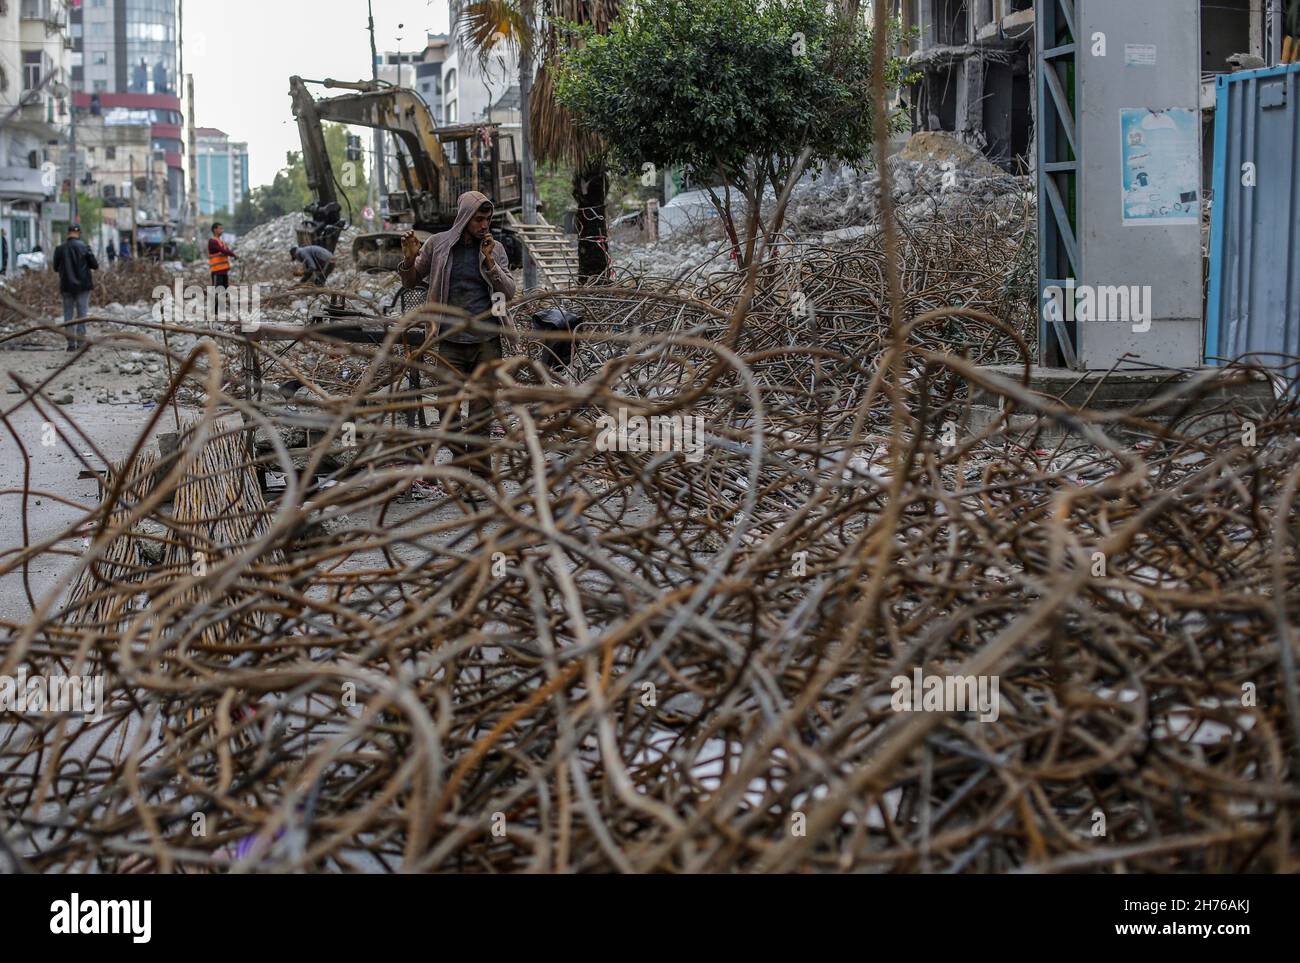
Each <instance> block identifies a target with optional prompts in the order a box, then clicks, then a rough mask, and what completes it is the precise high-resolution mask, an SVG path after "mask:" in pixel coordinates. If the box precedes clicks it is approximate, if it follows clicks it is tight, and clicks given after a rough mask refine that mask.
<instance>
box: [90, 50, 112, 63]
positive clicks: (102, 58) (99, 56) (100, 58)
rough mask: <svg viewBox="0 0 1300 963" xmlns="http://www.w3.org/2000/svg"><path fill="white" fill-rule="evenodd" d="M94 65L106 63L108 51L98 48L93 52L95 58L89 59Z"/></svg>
mask: <svg viewBox="0 0 1300 963" xmlns="http://www.w3.org/2000/svg"><path fill="white" fill-rule="evenodd" d="M91 63H93V64H94V65H95V66H96V67H102V66H104V65H105V64H107V63H108V51H106V50H100V51H97V52H96V53H95V59H94V60H92V61H91Z"/></svg>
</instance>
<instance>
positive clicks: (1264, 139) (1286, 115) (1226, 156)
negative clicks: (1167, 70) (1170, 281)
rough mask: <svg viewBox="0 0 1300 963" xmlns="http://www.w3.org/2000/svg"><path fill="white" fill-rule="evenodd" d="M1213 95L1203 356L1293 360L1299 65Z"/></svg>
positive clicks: (1244, 78) (1247, 75)
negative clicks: (1211, 211)
mask: <svg viewBox="0 0 1300 963" xmlns="http://www.w3.org/2000/svg"><path fill="white" fill-rule="evenodd" d="M1217 94H1218V96H1217V101H1216V107H1215V119H1214V214H1213V218H1212V222H1211V223H1212V229H1211V238H1210V294H1209V305H1208V312H1207V327H1206V338H1205V342H1206V348H1205V350H1206V356H1207V357H1206V360H1207V362H1210V363H1214V362H1215V361H1219V362H1222V361H1224V360H1228V359H1232V358H1237V357H1240V356H1241V355H1243V354H1251V353H1256V352H1259V353H1269V354H1288V355H1300V238H1298V237H1297V231H1298V230H1300V65H1294V64H1293V65H1291V66H1288V67H1272V68H1269V69H1267V70H1252V71H1246V72H1243V73H1238V74H1227V75H1224V76H1221V77H1220V78H1219V79H1218V91H1217ZM1248 165H1253V168H1252V167H1249V166H1248ZM1252 183H1253V186H1252ZM1262 360H1265V359H1262Z"/></svg>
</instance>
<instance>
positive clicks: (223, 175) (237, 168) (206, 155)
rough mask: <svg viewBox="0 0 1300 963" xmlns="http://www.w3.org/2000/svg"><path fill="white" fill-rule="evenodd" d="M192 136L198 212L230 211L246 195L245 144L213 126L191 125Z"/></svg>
mask: <svg viewBox="0 0 1300 963" xmlns="http://www.w3.org/2000/svg"><path fill="white" fill-rule="evenodd" d="M194 137H195V163H196V165H197V167H198V188H199V197H198V212H199V215H200V216H201V217H211V216H212V215H214V214H217V213H220V212H222V211H224V212H225V213H227V214H232V213H234V210H235V208H236V207H237V206H238V205H239V202H240V201H242V200H244V198H246V197H247V196H248V190H249V187H248V144H246V143H242V142H239V141H232V140H231V139H230V135H229V134H227V133H226V132H225V131H221V130H217V129H216V128H215V127H198V128H195V131H194Z"/></svg>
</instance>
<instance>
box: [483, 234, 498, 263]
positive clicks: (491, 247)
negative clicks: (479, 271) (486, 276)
mask: <svg viewBox="0 0 1300 963" xmlns="http://www.w3.org/2000/svg"><path fill="white" fill-rule="evenodd" d="M496 244H497V242H496V239H495V238H494V237H493V236H492V235H491V234H489V235H488V236H487V237H485V238H483V245H482V251H483V266H484V267H485V268H487V269H488V270H489V271H491V270H492V267H493V261H492V252H493V251H495V250H496Z"/></svg>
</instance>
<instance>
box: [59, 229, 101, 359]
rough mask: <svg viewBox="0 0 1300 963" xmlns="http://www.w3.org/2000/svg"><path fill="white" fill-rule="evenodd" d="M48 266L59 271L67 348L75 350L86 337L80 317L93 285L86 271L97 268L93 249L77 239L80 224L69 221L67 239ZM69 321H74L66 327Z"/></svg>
mask: <svg viewBox="0 0 1300 963" xmlns="http://www.w3.org/2000/svg"><path fill="white" fill-rule="evenodd" d="M52 267H53V269H54V270H55V271H57V272H58V274H59V294H61V295H62V296H63V321H64V325H65V326H64V331H65V333H66V334H67V338H68V350H69V351H76V350H77V349H78V348H80V347H81V345H82V344H83V343H85V338H86V322H85V321H84V320H82V319H83V318H85V317H86V315H88V314H89V313H90V292H91V290H92V289H93V288H94V287H95V281H94V279H93V278H92V277H91V273H90V272H91V271H98V270H99V262H98V261H97V260H95V254H94V252H93V251H91V249H90V247H89V246H88V245H87V244H86V242H85V241H83V240H82V239H81V225H79V224H73V225H71V226H70V227H69V228H68V237H67V240H65V241H64V242H63V243H62V244H60V245H59V246H58V247H56V248H55V249H54V263H53V264H52ZM69 321H77V322H78V323H77V324H74V325H72V326H71V327H68V326H67V322H69Z"/></svg>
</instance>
